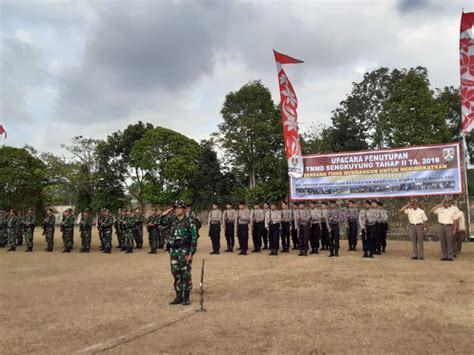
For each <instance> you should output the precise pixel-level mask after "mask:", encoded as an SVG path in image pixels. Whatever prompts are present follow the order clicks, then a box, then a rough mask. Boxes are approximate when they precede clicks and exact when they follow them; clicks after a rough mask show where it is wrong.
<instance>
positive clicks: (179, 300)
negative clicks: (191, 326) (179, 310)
mask: <svg viewBox="0 0 474 355" xmlns="http://www.w3.org/2000/svg"><path fill="white" fill-rule="evenodd" d="M181 303H183V296H182V295H181V292H179V291H176V298H175V299H174V300H173V301H171V302H170V303H169V304H170V305H173V304H181Z"/></svg>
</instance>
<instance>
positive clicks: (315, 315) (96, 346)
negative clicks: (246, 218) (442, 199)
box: [0, 227, 474, 354]
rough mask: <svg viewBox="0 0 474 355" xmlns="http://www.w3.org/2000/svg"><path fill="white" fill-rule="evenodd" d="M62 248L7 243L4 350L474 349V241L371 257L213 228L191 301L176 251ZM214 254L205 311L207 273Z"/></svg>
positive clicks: (391, 248)
mask: <svg viewBox="0 0 474 355" xmlns="http://www.w3.org/2000/svg"><path fill="white" fill-rule="evenodd" d="M78 235H79V233H78V231H77V230H76V231H75V236H76V237H75V249H74V251H73V253H72V254H62V253H61V252H60V251H61V250H62V243H61V239H60V237H59V233H57V236H56V247H55V251H54V252H53V253H45V252H44V251H43V249H44V240H43V237H41V235H40V230H38V231H37V233H36V236H35V247H34V252H33V253H25V252H23V251H24V247H22V248H18V249H17V251H16V252H15V253H11V252H10V253H7V252H6V250H5V249H1V250H0V285H1V287H0V300H1V302H0V319H1V322H0V332H1V334H2V335H3V338H2V342H1V345H0V353H3V354H20V353H43V354H52V353H62V354H64V353H99V352H110V353H134V354H152V353H161V352H167V353H190V352H194V353H230V352H250V353H255V352H273V353H276V352H281V353H288V352H291V353H294V352H304V353H309V352H311V353H313V354H324V353H328V354H329V353H333V354H340V353H372V354H381V353H399V354H406V353H459V354H468V353H471V354H472V353H473V349H474V347H473V342H472V335H473V333H474V273H473V270H474V243H465V244H464V246H463V254H462V255H461V256H460V257H459V258H457V259H456V261H454V262H441V261H439V249H440V247H439V244H438V243H434V242H430V243H426V244H425V249H426V250H425V253H426V255H425V258H426V260H424V261H418V260H410V256H411V244H410V243H409V242H404V241H393V242H391V241H389V244H388V252H387V254H385V255H383V256H379V257H377V258H375V259H373V260H370V259H364V258H362V257H361V253H360V252H347V251H346V250H347V243H346V241H343V242H342V246H343V247H342V249H341V256H340V257H339V258H328V257H327V253H326V252H322V253H321V254H319V255H311V256H308V257H297V256H296V254H297V253H296V251H292V252H291V253H290V254H280V255H279V256H278V257H270V256H267V255H266V254H263V253H262V254H259V255H256V254H251V255H248V256H238V255H236V254H235V253H234V254H231V255H229V254H227V253H222V254H221V255H217V256H215V255H209V252H210V242H209V238H207V237H205V236H206V235H207V231H206V228H205V227H204V228H203V229H202V230H201V235H202V236H203V237H201V238H200V240H199V248H198V253H197V254H196V257H195V260H194V277H193V279H194V284H195V290H194V291H193V294H192V296H191V300H192V304H191V306H188V307H185V306H182V305H179V306H169V305H168V302H169V301H170V300H171V299H172V298H173V296H174V294H173V289H172V277H171V274H170V272H169V258H168V255H167V254H166V253H165V252H163V251H159V252H158V254H157V255H148V254H147V251H148V250H147V249H143V250H139V251H136V252H134V253H133V254H130V255H126V254H123V253H122V252H118V251H117V250H118V249H114V250H113V253H112V254H111V255H106V254H102V253H99V251H98V248H97V235H95V234H94V236H93V239H94V250H93V252H91V253H90V254H80V253H79V252H78V250H79V244H80V242H79V238H78V237H77V236H78ZM203 258H205V259H206V280H205V285H206V286H205V289H206V292H205V307H206V309H207V312H205V313H201V312H195V310H196V309H197V308H198V306H199V304H198V301H199V295H198V289H199V276H200V265H201V262H202V259H203Z"/></svg>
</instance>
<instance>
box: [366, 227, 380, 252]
mask: <svg viewBox="0 0 474 355" xmlns="http://www.w3.org/2000/svg"><path fill="white" fill-rule="evenodd" d="M366 229H367V242H366V249H365V250H367V251H368V252H369V254H374V253H375V249H377V224H373V225H371V226H367V227H366ZM365 250H364V251H365Z"/></svg>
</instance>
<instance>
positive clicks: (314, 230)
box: [309, 201, 326, 254]
mask: <svg viewBox="0 0 474 355" xmlns="http://www.w3.org/2000/svg"><path fill="white" fill-rule="evenodd" d="M309 208H310V211H311V237H310V239H309V241H310V244H311V252H310V254H319V240H320V239H321V219H322V218H323V212H322V211H321V209H320V208H318V207H316V202H314V201H311V202H310V203H309ZM325 223H326V222H325Z"/></svg>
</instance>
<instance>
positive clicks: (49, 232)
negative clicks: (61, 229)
mask: <svg viewBox="0 0 474 355" xmlns="http://www.w3.org/2000/svg"><path fill="white" fill-rule="evenodd" d="M55 224H56V217H54V215H51V216H46V218H45V219H44V221H43V235H44V236H45V238H46V251H53V247H54V225H55Z"/></svg>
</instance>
